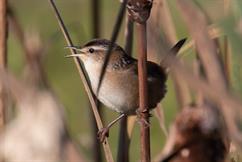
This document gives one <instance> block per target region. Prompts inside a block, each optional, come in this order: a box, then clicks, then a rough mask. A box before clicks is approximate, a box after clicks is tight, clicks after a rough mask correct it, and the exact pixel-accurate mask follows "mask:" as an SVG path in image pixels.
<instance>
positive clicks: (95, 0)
mask: <svg viewBox="0 0 242 162" xmlns="http://www.w3.org/2000/svg"><path fill="white" fill-rule="evenodd" d="M100 8H101V7H100V0H92V1H91V9H90V11H91V13H90V14H91V15H92V32H93V38H98V37H99V36H100V31H101V24H100V23H101V21H100V18H101V15H100V14H101V12H100ZM96 103H97V108H98V111H99V115H100V116H101V117H102V112H101V109H100V106H101V104H100V102H99V101H98V100H97V99H96ZM89 106H91V105H89ZM90 116H91V125H92V142H93V144H92V150H93V151H92V152H93V158H94V161H95V162H102V161H103V160H102V152H101V146H100V141H99V139H98V138H97V132H98V128H97V124H96V121H95V117H94V115H93V113H92V112H90Z"/></svg>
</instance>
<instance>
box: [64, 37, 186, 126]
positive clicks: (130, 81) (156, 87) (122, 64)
mask: <svg viewBox="0 0 242 162" xmlns="http://www.w3.org/2000/svg"><path fill="white" fill-rule="evenodd" d="M184 42H185V39H184V40H181V41H179V42H178V43H177V44H176V45H175V46H174V47H173V49H175V52H177V51H178V50H179V49H180V48H181V46H182V45H183V44H184ZM110 44H111V42H110V41H109V40H106V39H94V40H92V41H90V42H88V43H87V44H85V45H84V46H83V47H82V48H78V47H69V48H72V49H75V50H76V51H78V54H75V55H69V56H67V57H79V58H80V59H81V60H82V62H83V64H84V67H85V70H86V72H87V75H88V77H89V81H90V83H91V87H92V90H93V92H94V94H95V95H97V93H96V92H97V88H98V84H99V78H100V74H101V70H102V66H103V63H104V59H105V56H106V54H107V51H108V48H109V47H110ZM166 80H167V74H166V72H165V70H164V69H163V68H162V67H161V66H159V65H158V64H156V63H153V62H150V61H147V84H148V107H149V109H153V108H155V107H156V105H157V103H159V102H160V101H161V99H162V98H163V97H164V95H165V93H166V85H165V82H166ZM97 98H98V99H99V100H100V101H101V102H102V103H103V104H104V105H105V106H107V107H109V108H111V109H112V110H115V111H117V112H119V113H121V115H120V116H119V117H118V118H117V119H116V120H115V121H114V122H112V123H110V124H109V126H108V127H107V128H109V127H111V125H113V124H114V123H115V122H116V121H118V120H119V119H121V118H122V117H123V116H125V115H130V114H135V113H136V110H137V109H138V107H139V86H138V62H137V60H136V59H135V58H133V57H131V56H129V55H127V54H126V52H125V51H124V50H123V48H121V47H120V46H119V45H117V44H114V45H113V48H112V51H111V54H110V59H109V62H108V64H107V68H106V72H105V75H104V78H103V82H102V84H101V87H100V89H99V93H98V96H97Z"/></svg>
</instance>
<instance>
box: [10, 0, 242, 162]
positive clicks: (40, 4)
mask: <svg viewBox="0 0 242 162" xmlns="http://www.w3.org/2000/svg"><path fill="white" fill-rule="evenodd" d="M168 2H169V6H170V9H171V12H172V16H173V20H175V21H174V24H175V27H176V30H177V37H178V38H183V37H188V38H189V34H188V33H187V30H186V27H185V25H184V23H183V21H182V19H181V17H180V14H179V13H178V11H177V8H176V5H175V0H169V1H168ZM194 2H195V3H196V4H197V5H198V6H199V7H200V8H201V9H202V10H203V11H205V12H206V13H207V14H208V16H209V19H210V24H216V25H218V26H220V27H221V29H222V30H223V31H224V32H225V33H227V34H228V35H229V39H230V41H231V42H232V43H233V44H232V49H233V60H235V61H234V62H233V67H234V71H233V73H232V75H233V87H234V89H235V90H236V91H237V92H238V93H240V94H241V92H242V88H241V87H242V86H241V84H240V81H241V77H242V75H241V74H242V71H241V65H240V63H239V60H241V54H240V53H241V52H240V51H242V50H241V48H242V47H241V45H239V43H241V42H242V41H241V36H239V35H238V34H236V32H237V31H235V30H233V29H234V28H235V26H236V25H237V24H236V22H237V20H238V19H239V18H240V14H241V12H240V11H241V8H239V7H236V6H237V3H239V2H240V0H238V1H234V4H233V7H232V8H233V11H236V12H233V13H232V14H230V16H228V17H224V16H223V15H222V14H223V1H222V0H212V1H211V0H197V1H194ZM9 4H10V5H11V6H12V9H13V10H14V12H15V13H16V15H17V18H18V19H19V22H20V23H21V25H22V27H23V28H24V30H25V31H31V30H34V31H37V32H39V34H40V37H41V40H42V41H43V43H45V44H46V46H47V50H46V56H45V57H44V60H43V62H44V67H45V72H46V73H47V76H48V79H49V83H50V85H51V87H52V88H53V90H54V92H55V93H56V95H57V96H58V97H59V99H60V101H61V102H62V103H63V104H64V106H65V112H66V119H67V122H68V128H69V130H70V132H71V136H72V137H73V138H74V139H75V141H76V142H77V143H78V144H79V146H80V148H81V150H82V151H83V153H84V154H85V155H86V156H87V158H88V159H90V160H91V159H92V157H91V151H92V150H91V143H92V136H91V135H90V134H91V124H90V123H91V119H90V113H91V112H90V111H91V109H90V108H89V106H88V100H87V96H86V93H85V91H84V89H83V85H82V82H81V80H80V77H79V75H78V72H77V69H76V67H75V65H74V62H73V61H72V60H71V59H66V58H65V57H64V56H65V55H67V54H69V51H68V50H66V49H64V47H65V46H66V42H65V40H64V37H63V35H62V33H61V31H60V29H59V26H58V24H57V21H56V18H55V16H54V14H53V11H52V8H51V7H50V5H49V2H48V1H47V0H46V1H43V0H42V1H33V0H21V1H19V0H9ZM56 4H57V6H58V8H59V10H60V11H61V15H62V17H63V19H64V22H65V24H66V25H67V28H68V30H69V33H70V34H71V38H72V40H73V42H74V44H75V45H82V44H83V43H85V42H87V41H89V40H90V39H91V38H92V35H93V34H92V28H91V27H92V20H91V19H92V14H91V12H92V10H91V5H90V4H91V2H90V0H68V1H67V0H56ZM100 4H101V6H100V11H101V37H102V38H107V39H109V38H110V37H111V32H112V28H113V26H114V22H115V19H116V16H117V13H118V9H119V1H118V0H101V3H100ZM154 5H156V3H155V1H154ZM238 6H239V5H238ZM241 6H242V5H240V7H241ZM123 28H124V23H123V26H122V30H121V32H120V34H119V38H118V41H117V42H118V44H120V45H121V46H123V45H124V37H123V36H124V29H123ZM134 42H135V41H134ZM133 51H134V53H135V49H134V50H133ZM8 53H9V55H8V64H9V68H10V69H11V70H12V71H14V72H15V73H16V74H17V75H20V74H21V72H22V70H23V67H24V59H23V50H22V48H21V46H20V45H19V42H18V40H16V38H15V37H14V35H13V33H12V32H11V31H10V32H9V39H8ZM192 55H193V52H192V50H188V51H187V53H186V55H185V59H186V58H189V57H191V56H192ZM188 60H189V59H188ZM162 105H163V108H164V114H165V118H166V126H167V127H169V126H170V124H171V121H172V120H173V119H174V117H175V114H176V112H177V104H176V98H175V91H174V87H173V83H172V81H171V80H169V81H168V93H167V95H166V97H165V99H164V100H163V101H162ZM117 115H118V114H117V113H116V112H112V111H110V110H109V109H103V117H104V118H103V119H104V121H105V123H106V124H107V123H108V122H110V121H111V120H113V119H114V118H115V117H117ZM151 123H152V124H151V154H152V156H154V155H156V154H158V153H159V152H160V151H161V150H162V148H163V145H164V141H165V136H164V134H163V132H162V131H161V129H160V127H159V123H158V120H157V119H156V118H155V117H152V118H151ZM109 140H110V144H111V149H112V151H113V156H114V157H115V156H116V153H117V144H118V124H117V125H115V126H114V127H113V128H112V129H111V132H110V137H109ZM139 140H140V138H139V125H138V124H137V123H136V124H135V130H134V133H133V136H132V142H131V151H130V152H131V160H130V161H131V162H132V161H138V160H139V158H138V157H139V151H140V149H139Z"/></svg>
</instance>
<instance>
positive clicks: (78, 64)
mask: <svg viewBox="0 0 242 162" xmlns="http://www.w3.org/2000/svg"><path fill="white" fill-rule="evenodd" d="M49 2H50V4H51V6H52V8H53V10H54V13H55V16H56V18H57V20H58V23H59V26H60V28H61V30H62V32H63V35H64V37H65V39H66V42H67V44H68V46H73V43H72V41H71V38H70V35H69V33H68V31H67V29H66V27H65V24H64V22H63V20H62V18H61V16H60V13H59V11H58V9H57V7H56V5H55V3H54V1H53V0H49ZM70 51H71V53H72V54H76V51H75V50H73V49H70ZM74 61H75V64H76V67H77V69H78V72H79V74H80V77H81V80H82V82H83V85H84V88H85V90H86V92H87V95H88V98H89V100H90V103H91V106H92V110H93V113H94V116H95V119H96V122H97V125H98V129H99V130H100V129H102V128H103V123H102V121H101V118H100V115H99V113H98V110H97V105H96V103H95V98H94V96H93V93H92V90H91V88H90V85H89V83H88V81H87V79H86V76H85V73H84V69H83V67H82V64H81V60H80V59H78V58H76V57H74ZM103 148H104V152H105V157H106V160H107V161H108V162H113V161H114V160H113V157H112V153H111V149H110V146H109V144H108V141H107V138H106V139H105V140H104V142H103Z"/></svg>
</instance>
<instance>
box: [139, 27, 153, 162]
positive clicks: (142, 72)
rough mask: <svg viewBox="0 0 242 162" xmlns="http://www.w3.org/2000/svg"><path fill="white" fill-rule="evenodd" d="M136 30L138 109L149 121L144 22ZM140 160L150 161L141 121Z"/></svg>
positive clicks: (147, 131) (145, 129)
mask: <svg viewBox="0 0 242 162" xmlns="http://www.w3.org/2000/svg"><path fill="white" fill-rule="evenodd" d="M137 31H138V54H139V55H138V74H139V109H140V112H142V113H141V114H142V115H141V120H144V121H147V122H149V109H148V107H147V106H148V103H147V101H148V94H147V92H148V91H147V88H148V87H147V67H146V61H147V38H146V23H143V24H138V25H137ZM140 133H141V134H140V135H141V161H142V162H149V161H150V128H149V126H147V124H146V123H145V122H141V132H140Z"/></svg>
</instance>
